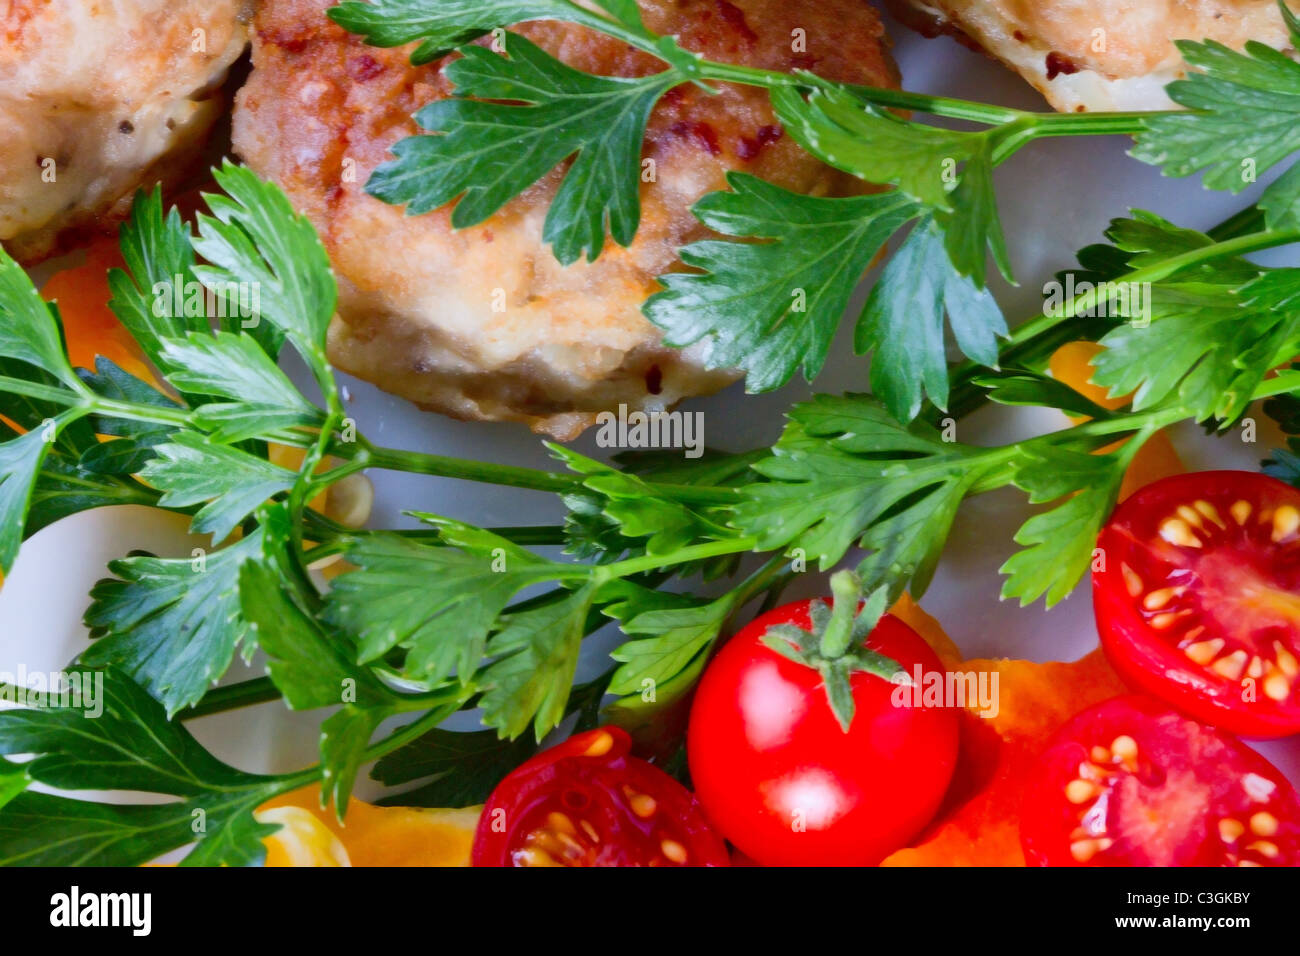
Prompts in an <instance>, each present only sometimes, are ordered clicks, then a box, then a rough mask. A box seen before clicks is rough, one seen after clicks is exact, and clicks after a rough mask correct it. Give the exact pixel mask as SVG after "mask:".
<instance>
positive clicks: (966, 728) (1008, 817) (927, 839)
mask: <svg viewBox="0 0 1300 956" xmlns="http://www.w3.org/2000/svg"><path fill="white" fill-rule="evenodd" d="M962 670H965V671H974V672H976V673H979V672H984V671H988V672H990V673H992V672H996V673H997V674H998V703H999V711H998V714H997V716H995V717H991V718H983V717H980V716H978V714H976V713H975V712H974V711H968V712H967V713H964V714H963V715H962V732H961V751H960V755H959V756H958V759H957V770H956V773H955V774H954V776H953V783H952V787H951V789H950V790H949V792H948V798H947V800H946V801H945V806H944V808H943V809H942V810H940V813H939V817H938V818H937V819H936V821H935V822H934V823H932V824H931V825H930V828H929V829H928V831H927V832H926V833H925V834H924V835H923V836H922V838H921V840H920V841H918V842H917V843H916V844H915V845H914V846H913V847H911V848H908V849H905V850H899V851H898V852H897V853H894V854H893V855H891V856H889V857H887V858H886V859H885V861H884V863H882V864H881V865H882V866H1024V865H1025V858H1024V854H1023V853H1022V851H1021V849H1020V824H1019V820H1020V805H1021V800H1022V799H1023V793H1024V780H1025V778H1026V775H1027V774H1028V772H1029V770H1030V769H1031V768H1032V767H1033V765H1034V763H1035V761H1036V760H1037V759H1038V755H1039V754H1040V753H1041V752H1042V749H1043V747H1044V746H1046V744H1047V741H1048V739H1049V738H1050V737H1051V735H1052V734H1053V733H1054V732H1055V731H1056V730H1057V729H1058V728H1059V727H1060V726H1061V725H1062V724H1063V723H1065V721H1066V720H1068V719H1069V718H1070V717H1073V716H1074V715H1075V714H1077V713H1078V712H1079V711H1081V710H1083V709H1084V708H1085V707H1090V706H1091V705H1093V704H1095V703H1098V702H1099V701H1102V700H1106V699H1107V698H1110V697H1114V696H1116V695H1117V694H1122V693H1124V691H1125V688H1124V684H1123V682H1122V681H1121V680H1120V679H1119V677H1118V676H1117V675H1116V674H1115V672H1114V671H1113V670H1112V669H1111V666H1110V664H1109V663H1108V662H1107V661H1106V658H1105V656H1104V655H1103V654H1102V653H1101V651H1100V650H1095V651H1093V652H1092V653H1091V654H1089V655H1088V656H1087V657H1085V658H1083V659H1082V660H1079V661H1075V662H1074V663H1070V664H1064V663H1050V664H1035V663H1032V662H1030V661H1010V660H970V661H966V662H965V663H964V664H962Z"/></svg>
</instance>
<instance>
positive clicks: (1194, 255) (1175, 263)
mask: <svg viewBox="0 0 1300 956" xmlns="http://www.w3.org/2000/svg"><path fill="white" fill-rule="evenodd" d="M1293 242H1300V230H1295V229H1274V230H1268V231H1265V232H1254V233H1248V234H1247V235H1243V236H1236V237H1234V238H1232V239H1225V240H1224V241H1222V242H1216V243H1214V244H1212V245H1208V246H1201V247H1200V248H1199V249H1191V250H1189V251H1187V252H1184V253H1182V254H1181V255H1177V256H1172V257H1170V258H1168V259H1164V260H1162V261H1160V262H1157V263H1155V264H1154V265H1150V266H1144V267H1143V268H1141V269H1134V270H1133V271H1131V272H1128V273H1126V274H1124V275H1122V276H1118V277H1116V278H1115V279H1113V280H1111V281H1110V286H1111V287H1112V288H1117V287H1118V286H1120V285H1124V284H1130V283H1143V282H1159V281H1161V280H1163V279H1167V278H1169V277H1170V276H1171V275H1173V274H1175V273H1176V272H1179V271H1181V270H1183V269H1186V268H1189V267H1191V266H1195V265H1200V264H1201V263H1203V262H1210V261H1212V260H1214V259H1222V258H1226V257H1228V256H1241V255H1246V254H1248V253H1251V252H1260V251H1262V250H1264V249H1272V248H1275V247H1277V246H1285V245H1289V244H1291V243H1293ZM1100 296H1101V290H1100V289H1099V287H1097V286H1094V287H1093V288H1092V289H1089V290H1088V291H1087V292H1082V293H1080V294H1079V295H1076V296H1075V297H1074V298H1073V299H1072V300H1071V301H1069V302H1067V303H1065V304H1064V305H1063V306H1062V307H1061V308H1060V309H1059V310H1057V311H1056V312H1051V313H1043V314H1042V315H1039V316H1037V317H1036V318H1033V319H1030V320H1029V321H1028V322H1023V323H1021V324H1020V325H1018V326H1016V328H1015V329H1014V330H1013V331H1012V333H1011V335H1010V337H1009V342H1010V343H1011V344H1012V345H1015V344H1019V343H1022V342H1026V341H1028V340H1029V339H1032V338H1035V337H1036V336H1038V335H1041V334H1042V333H1043V332H1045V331H1047V330H1049V329H1051V328H1054V327H1056V326H1058V325H1060V324H1062V323H1063V322H1066V321H1068V320H1070V319H1074V318H1077V317H1078V316H1079V313H1080V312H1086V311H1087V310H1088V309H1091V308H1093V307H1094V306H1095V305H1097V303H1098V299H1099V298H1100Z"/></svg>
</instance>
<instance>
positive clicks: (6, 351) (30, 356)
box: [0, 247, 81, 391]
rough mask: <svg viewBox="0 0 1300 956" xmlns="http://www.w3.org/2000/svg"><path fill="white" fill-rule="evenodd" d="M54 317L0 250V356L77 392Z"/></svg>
mask: <svg viewBox="0 0 1300 956" xmlns="http://www.w3.org/2000/svg"><path fill="white" fill-rule="evenodd" d="M58 315H59V313H58V310H57V309H56V308H55V307H54V306H53V305H50V304H48V303H46V302H45V300H43V299H42V298H41V296H40V293H39V292H37V291H36V286H34V285H33V284H32V280H31V279H30V278H29V277H28V275H27V273H26V272H25V271H24V270H23V267H22V266H20V265H19V264H18V263H16V262H14V260H13V259H11V258H10V257H9V253H7V252H5V251H4V248H3V247H0V357H3V358H9V359H16V360H18V361H19V362H26V363H27V364H28V365H32V366H35V367H36V368H38V369H41V370H43V371H45V372H48V373H49V374H50V375H52V376H54V378H56V379H58V380H59V381H60V382H61V383H62V384H63V385H64V386H66V387H68V388H71V389H73V390H74V391H80V390H81V380H80V379H78V378H77V376H76V373H74V372H73V371H72V366H71V365H70V364H69V363H68V357H67V355H66V354H65V353H64V351H63V335H62V331H61V329H60V327H59V319H58Z"/></svg>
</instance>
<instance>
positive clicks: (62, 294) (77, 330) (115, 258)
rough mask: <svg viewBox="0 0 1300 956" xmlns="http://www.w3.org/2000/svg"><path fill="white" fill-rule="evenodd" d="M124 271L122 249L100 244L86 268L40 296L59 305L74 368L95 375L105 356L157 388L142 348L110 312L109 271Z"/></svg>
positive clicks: (59, 278) (58, 277)
mask: <svg viewBox="0 0 1300 956" xmlns="http://www.w3.org/2000/svg"><path fill="white" fill-rule="evenodd" d="M121 265H122V257H121V254H120V253H119V252H118V249H117V245H116V244H115V243H112V242H98V243H96V244H95V245H93V246H91V247H90V249H89V250H88V251H87V253H86V261H85V262H84V263H83V264H82V265H79V266H74V267H73V268H70V269H64V270H63V271H61V272H57V273H55V274H54V275H53V276H51V277H50V279H49V281H48V282H46V283H45V287H44V288H43V289H41V295H42V296H43V297H44V298H45V300H46V301H47V302H56V303H57V304H58V307H59V315H60V316H61V317H62V319H63V329H64V334H65V336H66V337H67V340H68V357H69V358H70V359H71V360H72V364H73V365H75V366H78V367H80V368H87V369H92V370H93V369H94V367H95V356H97V355H102V356H103V357H104V358H106V359H108V360H109V361H110V362H112V363H113V364H115V365H117V366H118V367H119V368H121V369H123V370H124V371H127V372H130V373H131V374H132V375H134V376H136V377H137V378H140V379H143V380H144V381H146V382H156V379H155V377H154V374H153V370H152V369H151V368H150V367H149V364H148V362H147V361H146V360H145V356H144V353H143V352H142V351H141V350H140V346H139V345H137V344H136V341H135V339H133V338H132V337H131V333H130V332H128V331H127V330H126V328H125V327H124V326H123V325H122V323H121V322H119V321H118V320H117V316H115V315H114V314H113V312H112V310H111V309H109V307H108V300H109V299H110V298H112V293H110V292H109V289H108V270H109V269H111V268H114V267H120V266H121Z"/></svg>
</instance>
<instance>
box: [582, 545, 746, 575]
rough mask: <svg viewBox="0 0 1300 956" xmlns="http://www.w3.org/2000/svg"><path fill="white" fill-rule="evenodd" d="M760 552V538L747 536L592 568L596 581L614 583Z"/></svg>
mask: <svg viewBox="0 0 1300 956" xmlns="http://www.w3.org/2000/svg"><path fill="white" fill-rule="evenodd" d="M757 548H758V538H757V536H755V535H745V536H744V537H743V538H727V539H726V540H725V541H710V542H708V543H706V544H696V545H692V546H690V547H688V548H679V549H678V550H676V551H674V552H672V553H671V554H663V555H654V554H647V555H643V556H642V557H639V558H628V559H627V560H626V561H615V562H614V563H613V564H598V565H592V566H589V567H591V570H592V573H593V574H594V575H595V576H596V577H603V578H605V579H606V580H612V579H613V578H625V577H628V576H629V575H632V574H640V573H641V572H643V571H657V570H659V569H660V568H667V567H671V566H672V565H675V564H687V563H689V562H691V561H702V560H704V559H705V558H716V557H720V556H722V555H724V554H740V553H742V552H745V551H754V550H757Z"/></svg>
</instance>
